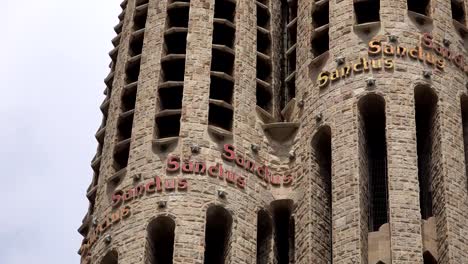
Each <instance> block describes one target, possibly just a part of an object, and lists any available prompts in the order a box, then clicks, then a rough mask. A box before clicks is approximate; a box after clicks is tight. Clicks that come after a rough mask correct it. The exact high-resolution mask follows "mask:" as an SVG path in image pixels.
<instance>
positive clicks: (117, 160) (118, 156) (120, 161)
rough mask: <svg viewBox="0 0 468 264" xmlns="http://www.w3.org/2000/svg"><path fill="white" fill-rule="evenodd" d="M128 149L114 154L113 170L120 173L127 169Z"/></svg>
mask: <svg viewBox="0 0 468 264" xmlns="http://www.w3.org/2000/svg"><path fill="white" fill-rule="evenodd" d="M129 153H130V148H123V149H121V150H119V151H117V152H115V153H114V168H115V170H116V171H120V170H122V169H124V168H126V167H127V165H128V156H129Z"/></svg>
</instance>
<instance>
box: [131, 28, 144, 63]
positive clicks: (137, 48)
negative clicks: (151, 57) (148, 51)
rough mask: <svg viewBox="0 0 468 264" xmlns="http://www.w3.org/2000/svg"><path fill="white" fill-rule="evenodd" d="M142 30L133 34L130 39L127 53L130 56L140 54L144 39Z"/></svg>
mask: <svg viewBox="0 0 468 264" xmlns="http://www.w3.org/2000/svg"><path fill="white" fill-rule="evenodd" d="M144 36H145V34H144V32H142V33H139V34H134V35H133V36H132V38H131V40H130V50H129V54H130V57H133V56H136V55H140V54H141V53H142V51H143V40H144Z"/></svg>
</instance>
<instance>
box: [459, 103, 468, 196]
mask: <svg viewBox="0 0 468 264" xmlns="http://www.w3.org/2000/svg"><path fill="white" fill-rule="evenodd" d="M460 101H461V114H462V126H463V147H464V152H465V176H466V187H467V188H468V96H466V95H465V96H462V97H461V99H460Z"/></svg>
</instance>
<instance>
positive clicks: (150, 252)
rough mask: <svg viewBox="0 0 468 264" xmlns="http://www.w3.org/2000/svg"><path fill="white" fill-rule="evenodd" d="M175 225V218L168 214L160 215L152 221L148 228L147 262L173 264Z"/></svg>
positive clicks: (150, 263) (151, 263)
mask: <svg viewBox="0 0 468 264" xmlns="http://www.w3.org/2000/svg"><path fill="white" fill-rule="evenodd" d="M175 227H176V225H175V222H174V220H172V219H171V218H170V217H167V216H160V217H158V218H156V219H155V220H153V221H151V223H150V224H149V225H148V228H147V230H148V240H147V246H146V252H147V253H146V256H147V262H146V263H149V264H172V258H173V254H174V237H175Z"/></svg>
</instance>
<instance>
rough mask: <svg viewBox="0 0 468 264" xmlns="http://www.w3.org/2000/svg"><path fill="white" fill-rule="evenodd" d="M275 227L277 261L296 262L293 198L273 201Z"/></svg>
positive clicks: (280, 263)
mask: <svg viewBox="0 0 468 264" xmlns="http://www.w3.org/2000/svg"><path fill="white" fill-rule="evenodd" d="M271 207H272V210H273V223H274V228H275V232H274V233H275V255H276V263H278V264H289V263H291V262H294V236H295V232H294V218H293V217H292V207H293V202H292V200H277V201H274V202H272V203H271Z"/></svg>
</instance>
